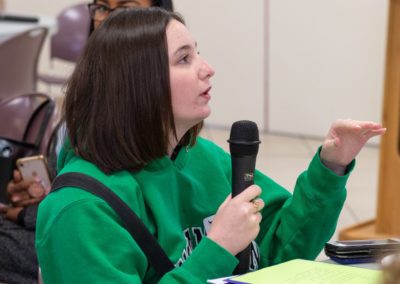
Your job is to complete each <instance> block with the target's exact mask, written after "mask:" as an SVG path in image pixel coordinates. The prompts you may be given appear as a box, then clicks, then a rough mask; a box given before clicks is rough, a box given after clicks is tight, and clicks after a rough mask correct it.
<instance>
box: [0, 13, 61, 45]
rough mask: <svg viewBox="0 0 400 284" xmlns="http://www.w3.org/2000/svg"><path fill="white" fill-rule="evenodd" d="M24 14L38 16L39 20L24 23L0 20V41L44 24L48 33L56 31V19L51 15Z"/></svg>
mask: <svg viewBox="0 0 400 284" xmlns="http://www.w3.org/2000/svg"><path fill="white" fill-rule="evenodd" d="M4 13H6V14H10V15H21V16H23V14H21V13H19V12H8V11H5V12H4ZM26 16H36V17H38V18H39V22H37V23H24V22H11V21H0V42H2V41H5V40H6V39H8V38H10V37H12V36H13V35H15V34H18V33H21V32H24V31H26V30H29V29H31V28H35V27H39V26H44V27H46V28H48V30H49V32H48V34H49V35H52V34H55V33H56V32H57V19H56V18H55V17H51V16H45V15H26Z"/></svg>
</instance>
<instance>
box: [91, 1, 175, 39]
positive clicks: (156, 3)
mask: <svg viewBox="0 0 400 284" xmlns="http://www.w3.org/2000/svg"><path fill="white" fill-rule="evenodd" d="M96 2H97V0H93V3H96ZM151 4H152V6H153V7H161V8H163V9H165V10H168V11H171V12H173V11H174V4H173V2H172V0H152V1H151ZM93 31H94V22H93V20H91V21H90V27H89V35H91V34H92V32H93Z"/></svg>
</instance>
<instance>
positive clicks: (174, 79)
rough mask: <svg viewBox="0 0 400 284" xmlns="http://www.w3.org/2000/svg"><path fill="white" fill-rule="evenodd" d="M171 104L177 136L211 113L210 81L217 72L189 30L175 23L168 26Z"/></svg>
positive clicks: (173, 21) (172, 21) (172, 22)
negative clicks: (204, 56)
mask: <svg viewBox="0 0 400 284" xmlns="http://www.w3.org/2000/svg"><path fill="white" fill-rule="evenodd" d="M166 34H167V43H168V58H169V71H170V81H171V100H172V110H173V114H174V120H175V126H176V130H177V132H178V133H177V134H178V135H183V134H184V133H186V131H187V130H189V129H190V128H192V127H193V126H194V125H196V124H197V123H199V122H201V121H202V120H203V119H205V118H206V117H208V116H209V115H210V113H211V109H210V106H209V105H208V102H209V101H210V99H211V96H210V90H211V83H210V78H211V77H212V76H213V75H214V73H215V72H214V69H213V68H212V67H211V66H210V65H209V64H208V63H207V62H206V61H205V60H204V59H203V58H202V57H201V56H200V55H199V54H198V52H197V44H196V42H195V41H194V39H193V38H192V36H191V34H190V33H189V31H188V30H187V28H186V27H185V26H184V25H183V24H182V23H180V22H178V21H176V20H171V22H170V23H169V24H168V26H167V31H166Z"/></svg>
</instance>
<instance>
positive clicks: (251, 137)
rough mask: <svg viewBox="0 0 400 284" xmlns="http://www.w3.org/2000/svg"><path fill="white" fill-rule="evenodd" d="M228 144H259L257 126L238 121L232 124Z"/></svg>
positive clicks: (249, 122)
mask: <svg viewBox="0 0 400 284" xmlns="http://www.w3.org/2000/svg"><path fill="white" fill-rule="evenodd" d="M228 141H229V142H230V143H240V144H259V143H260V138H259V135H258V127H257V124H256V123H255V122H253V121H249V120H239V121H236V122H234V123H233V124H232V128H231V133H230V136H229V140H228Z"/></svg>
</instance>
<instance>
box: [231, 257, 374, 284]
mask: <svg viewBox="0 0 400 284" xmlns="http://www.w3.org/2000/svg"><path fill="white" fill-rule="evenodd" d="M381 274H382V272H381V271H378V270H372V269H365V268H359V267H353V266H347V265H339V264H331V263H324V262H317V261H309V260H302V259H295V260H291V261H288V262H284V263H281V264H278V265H274V266H271V267H267V268H263V269H260V270H258V271H255V272H250V273H247V274H244V275H242V276H239V277H234V278H231V279H230V281H231V282H232V283H251V284H266V283H273V284H292V283H296V284H314V283H315V284H338V283H340V284H379V283H381Z"/></svg>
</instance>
